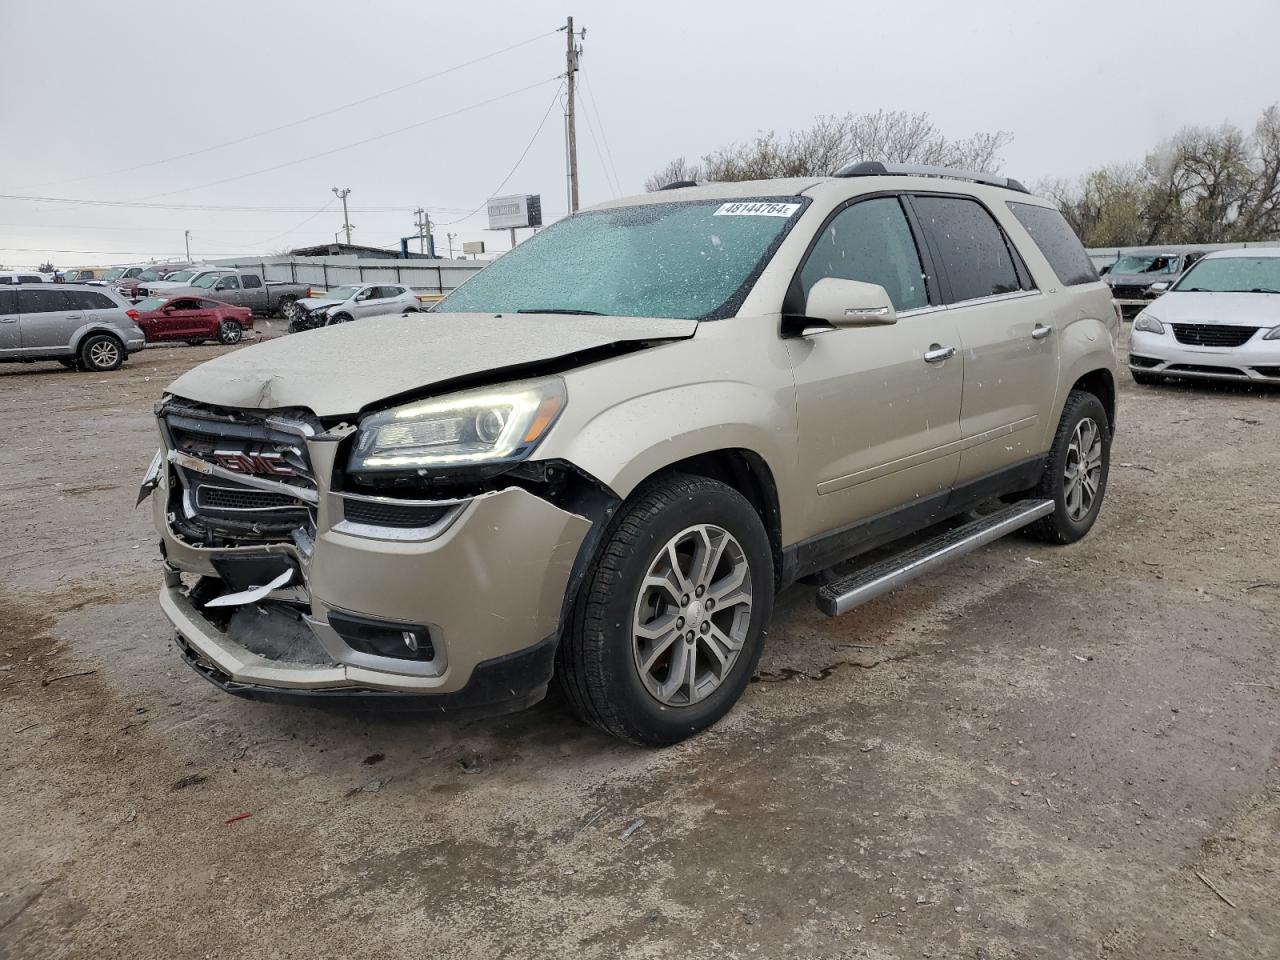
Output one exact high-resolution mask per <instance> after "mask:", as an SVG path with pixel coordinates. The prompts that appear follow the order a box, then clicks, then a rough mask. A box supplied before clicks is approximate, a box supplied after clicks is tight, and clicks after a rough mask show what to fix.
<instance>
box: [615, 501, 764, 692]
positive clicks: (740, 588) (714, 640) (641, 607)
mask: <svg viewBox="0 0 1280 960" xmlns="http://www.w3.org/2000/svg"><path fill="white" fill-rule="evenodd" d="M751 587H752V584H751V567H750V564H749V563H748V562H747V557H746V553H745V552H744V551H743V549H742V545H741V544H739V543H738V541H737V539H735V538H734V536H733V534H731V533H729V531H727V530H725V529H724V528H723V527H718V526H715V525H714V524H699V525H697V526H693V527H689V528H687V529H685V530H682V531H681V532H680V533H678V534H676V535H675V536H674V537H672V538H671V539H670V540H668V541H667V543H666V545H665V546H664V547H663V548H662V549H661V550H659V551H658V554H657V556H655V557H654V559H653V561H652V562H651V563H650V565H649V570H648V572H647V573H646V574H645V578H644V581H643V582H642V584H641V586H640V594H639V596H638V597H637V598H636V605H635V614H634V617H633V622H632V642H631V648H632V653H633V655H634V660H635V665H636V669H637V671H639V674H640V679H641V681H642V682H643V683H644V686H645V689H646V690H648V692H649V694H650V695H651V696H652V697H653V698H654V699H656V700H658V701H659V702H660V703H663V704H666V705H667V706H671V707H687V706H691V705H693V704H695V703H698V702H699V701H701V700H705V699H706V698H707V697H708V696H710V695H711V694H712V693H713V692H714V691H715V690H716V689H717V688H718V687H719V686H720V685H721V684H722V683H723V682H724V680H725V678H726V677H728V676H729V673H730V672H731V671H732V670H733V668H734V665H735V664H736V663H737V661H738V657H739V654H740V653H741V652H742V648H743V645H744V644H745V643H746V639H747V632H748V630H749V628H750V626H751Z"/></svg>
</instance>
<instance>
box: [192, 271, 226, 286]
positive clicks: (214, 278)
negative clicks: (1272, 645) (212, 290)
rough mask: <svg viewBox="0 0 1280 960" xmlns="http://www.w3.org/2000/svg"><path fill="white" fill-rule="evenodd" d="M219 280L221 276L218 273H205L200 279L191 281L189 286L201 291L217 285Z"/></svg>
mask: <svg viewBox="0 0 1280 960" xmlns="http://www.w3.org/2000/svg"><path fill="white" fill-rule="evenodd" d="M221 279H222V274H220V273H206V274H205V275H204V276H203V277H200V278H198V279H196V280H195V281H193V282H192V284H191V285H192V286H193V287H200V288H202V289H207V288H209V287H212V286H213V285H214V284H215V283H217V282H218V281H219V280H221Z"/></svg>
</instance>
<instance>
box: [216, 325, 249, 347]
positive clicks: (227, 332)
mask: <svg viewBox="0 0 1280 960" xmlns="http://www.w3.org/2000/svg"><path fill="white" fill-rule="evenodd" d="M243 336H244V328H243V327H242V326H240V324H239V323H237V322H236V321H235V320H223V321H222V323H221V324H220V325H219V326H218V342H219V343H225V344H228V345H230V344H233V343H239V342H240V339H241V338H242V337H243Z"/></svg>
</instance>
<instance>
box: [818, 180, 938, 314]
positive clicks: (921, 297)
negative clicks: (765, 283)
mask: <svg viewBox="0 0 1280 960" xmlns="http://www.w3.org/2000/svg"><path fill="white" fill-rule="evenodd" d="M825 277H836V278H838V279H841V280H859V281H861V282H863V283H875V284H879V285H880V286H882V287H884V289H885V292H886V293H888V294H889V301H890V302H891V303H892V304H893V309H894V310H896V311H897V312H899V313H904V312H906V311H908V310H918V309H920V308H921V307H926V306H928V305H929V294H928V291H927V290H926V289H925V282H924V268H923V267H922V266H921V264H920V252H919V251H918V250H917V249H916V242H915V239H914V238H913V237H912V235H911V227H910V225H909V224H908V223H907V217H906V214H905V213H904V212H903V210H902V204H901V202H900V201H899V200H898V199H897V198H896V197H875V198H873V199H871V200H862V201H859V202H858V203H855V204H853V205H852V206H849V207H846V208H845V209H843V210H841V211H840V212H839V213H838V214H836V215H835V217H834V218H832V219H831V220H830V221H829V222H828V223H827V225H826V227H824V228H823V232H822V234H821V235H820V236H819V237H818V238H817V242H816V243H815V244H814V246H813V249H812V250H811V251H810V253H809V256H808V259H806V260H805V263H804V266H803V267H801V268H800V287H801V292H802V293H803V297H804V299H805V300H807V299H808V297H809V291H810V290H812V289H813V285H814V284H815V283H817V282H818V281H819V280H822V279H823V278H825Z"/></svg>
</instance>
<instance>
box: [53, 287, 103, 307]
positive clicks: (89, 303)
mask: <svg viewBox="0 0 1280 960" xmlns="http://www.w3.org/2000/svg"><path fill="white" fill-rule="evenodd" d="M62 295H63V296H64V297H66V300H67V307H66V309H68V310H101V309H103V307H102V304H101V303H100V302H99V301H106V306H107V307H114V306H115V304H114V303H112V302H111V301H110V300H107V298H106V297H104V296H103V295H102V294H100V293H90V292H89V291H88V290H64V291H63V292H62Z"/></svg>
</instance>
